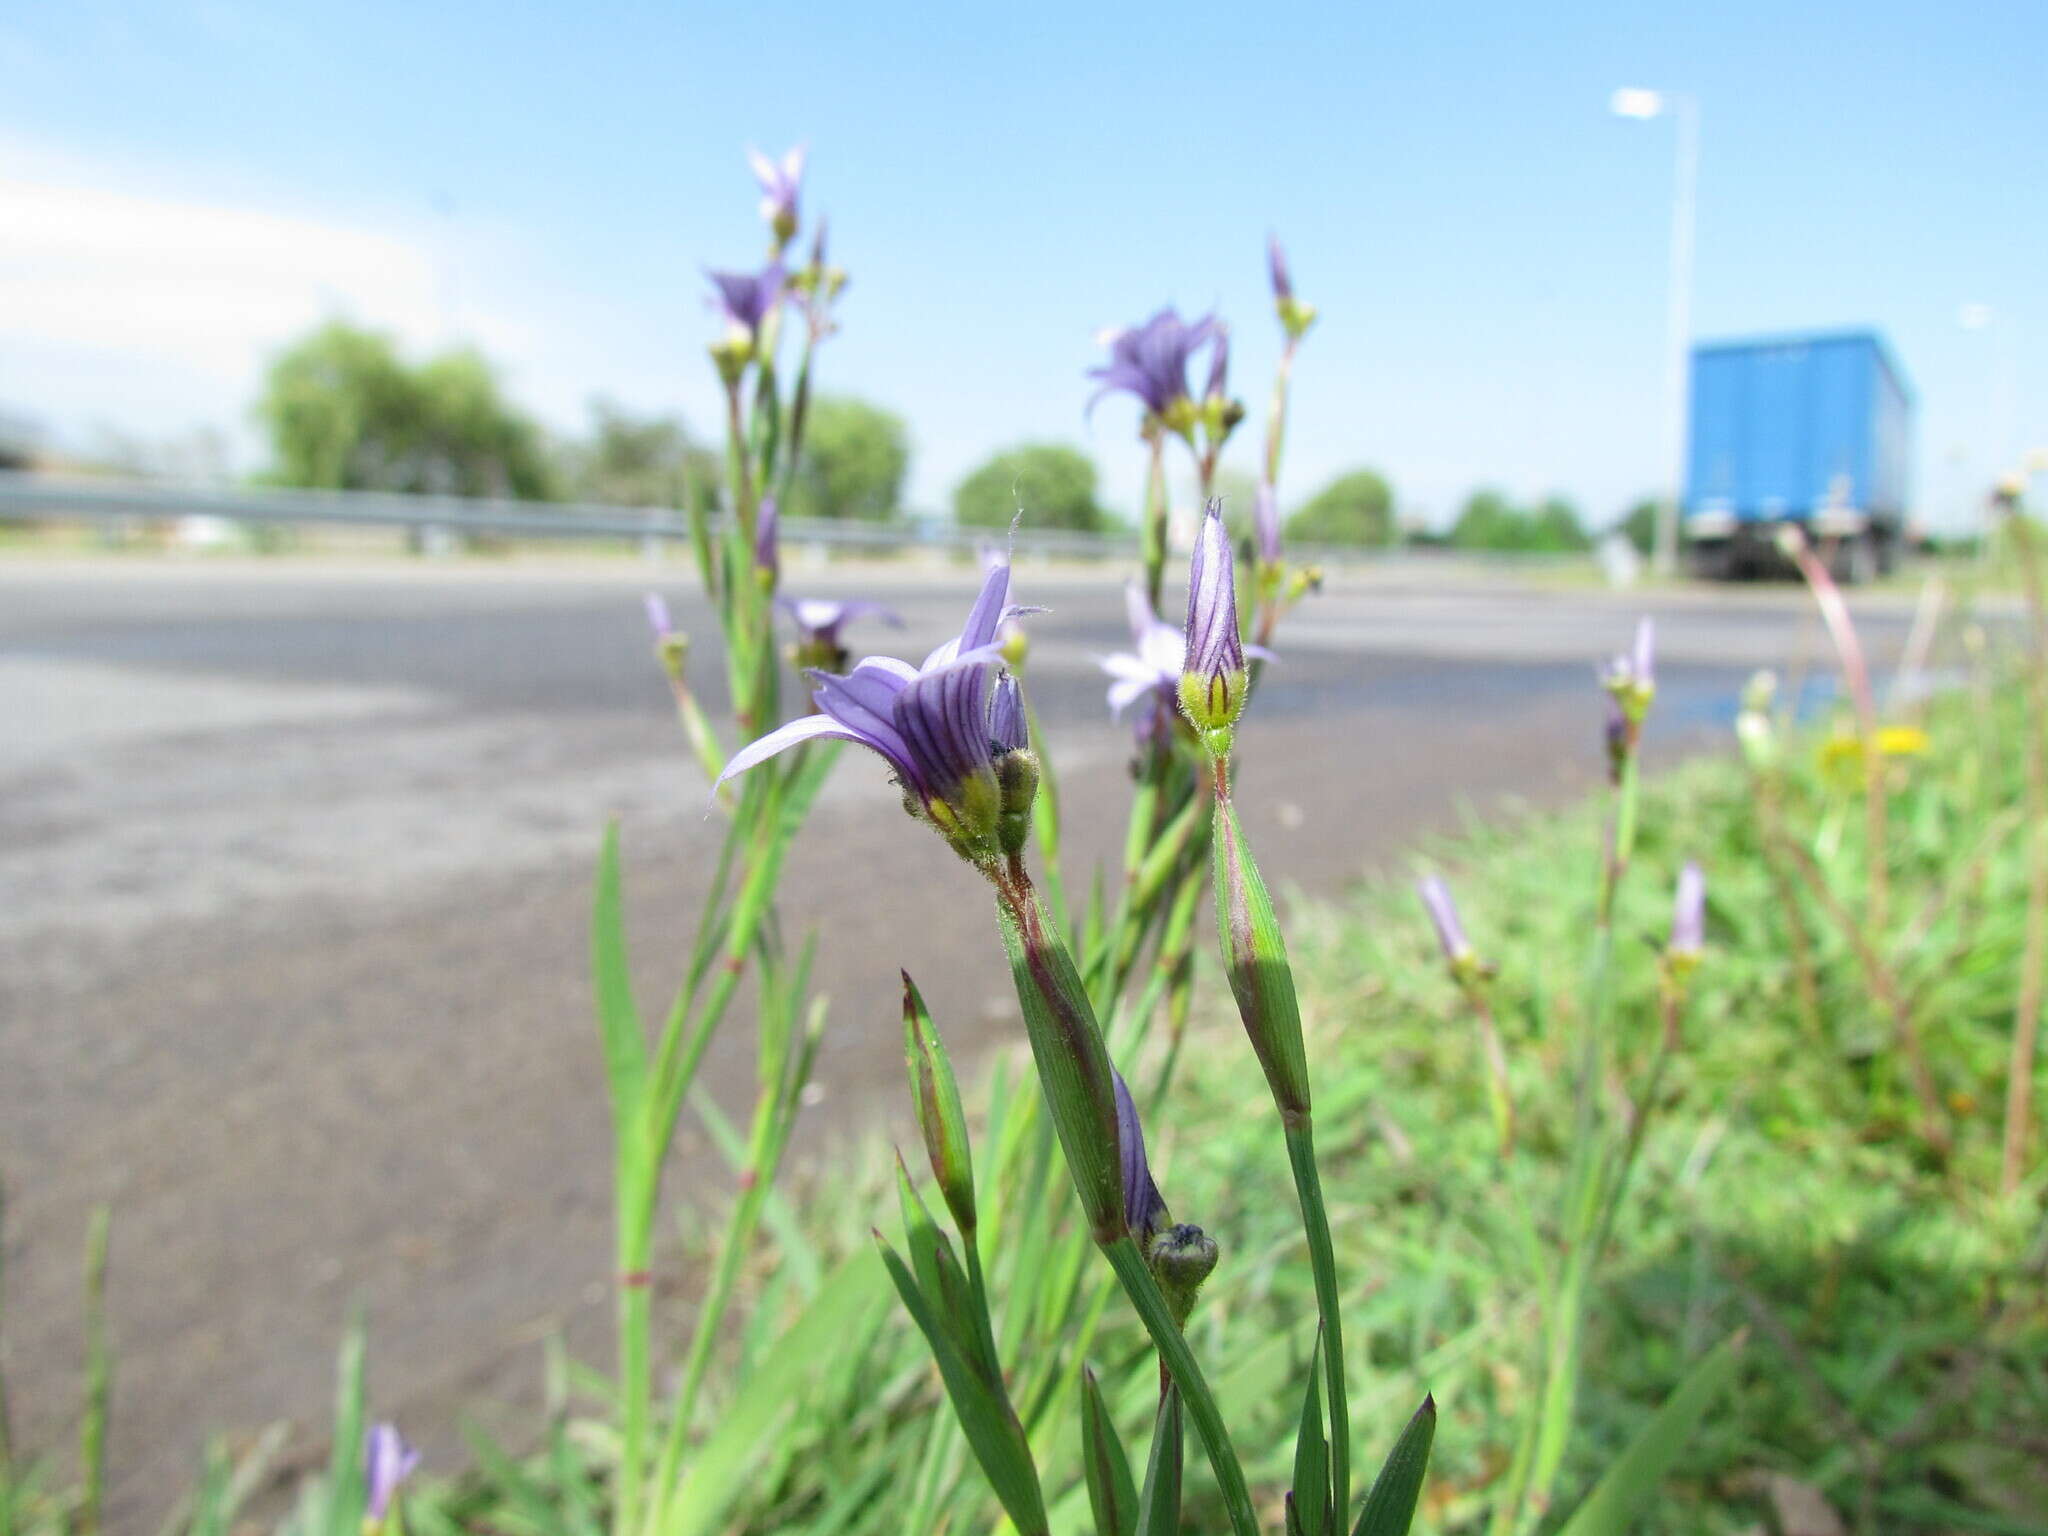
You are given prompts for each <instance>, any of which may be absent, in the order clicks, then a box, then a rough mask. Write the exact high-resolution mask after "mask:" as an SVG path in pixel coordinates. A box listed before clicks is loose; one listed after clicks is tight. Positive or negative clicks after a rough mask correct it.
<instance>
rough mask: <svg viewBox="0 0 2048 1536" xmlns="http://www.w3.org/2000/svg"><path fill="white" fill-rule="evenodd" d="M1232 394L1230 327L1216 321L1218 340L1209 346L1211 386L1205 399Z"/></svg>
mask: <svg viewBox="0 0 2048 1536" xmlns="http://www.w3.org/2000/svg"><path fill="white" fill-rule="evenodd" d="M1229 394H1230V327H1229V326H1227V325H1225V324H1224V323H1223V322H1222V321H1221V320H1218V321H1217V322H1216V341H1215V344H1214V345H1213V346H1211V347H1210V348H1209V387H1208V388H1207V389H1206V390H1204V391H1203V392H1202V398H1203V399H1204V400H1222V399H1225V398H1226V397H1227V396H1228V395H1229Z"/></svg>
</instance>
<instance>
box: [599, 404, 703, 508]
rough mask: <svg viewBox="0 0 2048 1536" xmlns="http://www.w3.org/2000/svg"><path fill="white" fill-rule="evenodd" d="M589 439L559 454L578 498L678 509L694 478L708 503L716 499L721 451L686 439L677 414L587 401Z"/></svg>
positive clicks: (686, 433)
mask: <svg viewBox="0 0 2048 1536" xmlns="http://www.w3.org/2000/svg"><path fill="white" fill-rule="evenodd" d="M590 416H591V430H590V437H589V438H588V440H586V441H584V442H581V443H572V444H570V445H569V446H568V447H567V448H566V449H565V450H564V451H563V454H562V461H563V462H562V479H563V480H564V482H565V483H566V484H567V485H568V487H569V493H570V494H571V495H572V496H574V497H575V498H576V499H577V500H579V501H591V502H601V503H604V504H606V505H609V506H615V507H680V506H683V505H684V504H685V501H686V499H687V494H688V491H689V487H690V483H691V481H692V479H694V480H695V482H696V486H697V494H698V495H700V496H702V497H704V499H705V500H704V504H705V505H706V506H716V505H718V503H719V500H720V497H719V492H720V491H721V490H722V489H723V486H724V477H725V469H724V466H723V464H722V463H721V462H720V458H719V455H718V454H716V453H714V452H712V451H711V450H710V449H708V448H704V447H701V446H699V445H698V444H697V443H694V442H692V441H691V439H690V434H689V431H688V429H687V428H686V427H685V426H684V425H683V422H682V419H681V418H680V417H676V416H635V415H633V414H632V413H631V412H629V411H627V410H626V409H625V408H624V407H622V406H620V405H618V404H616V403H614V402H613V401H610V400H606V399H603V398H599V399H596V400H593V401H591V403H590Z"/></svg>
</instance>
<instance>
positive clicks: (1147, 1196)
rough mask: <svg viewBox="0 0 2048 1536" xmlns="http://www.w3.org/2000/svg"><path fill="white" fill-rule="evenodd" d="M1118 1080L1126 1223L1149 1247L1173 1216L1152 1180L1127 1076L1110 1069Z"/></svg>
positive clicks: (1118, 1142)
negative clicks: (1154, 1236) (1156, 1234)
mask: <svg viewBox="0 0 2048 1536" xmlns="http://www.w3.org/2000/svg"><path fill="white" fill-rule="evenodd" d="M1110 1070H1111V1071H1112V1073H1114V1075H1115V1080H1116V1145H1117V1157H1118V1160H1119V1162H1120V1163H1121V1165H1122V1174H1123V1186H1124V1225H1125V1226H1127V1227H1129V1228H1130V1230H1131V1236H1132V1237H1134V1238H1136V1239H1137V1240H1138V1247H1139V1248H1140V1249H1150V1247H1151V1246H1152V1236H1153V1234H1154V1233H1155V1232H1157V1231H1158V1230H1159V1229H1160V1228H1161V1227H1163V1226H1165V1225H1166V1224H1167V1223H1168V1222H1169V1221H1170V1220H1171V1219H1172V1218H1171V1217H1170V1216H1169V1215H1168V1213H1167V1209H1166V1200H1165V1197H1164V1196H1162V1195H1161V1194H1160V1193H1159V1186H1158V1185H1157V1184H1155V1183H1153V1182H1152V1164H1151V1162H1150V1160H1149V1159H1148V1158H1147V1157H1146V1156H1145V1128H1144V1127H1143V1126H1142V1125H1140V1124H1139V1123H1138V1106H1137V1104H1136V1103H1135V1102H1134V1101H1133V1100H1132V1098H1131V1089H1130V1085H1129V1084H1128V1083H1126V1082H1125V1081H1124V1075H1123V1073H1121V1072H1117V1071H1116V1069H1115V1068H1113V1067H1112V1068H1111V1069H1110Z"/></svg>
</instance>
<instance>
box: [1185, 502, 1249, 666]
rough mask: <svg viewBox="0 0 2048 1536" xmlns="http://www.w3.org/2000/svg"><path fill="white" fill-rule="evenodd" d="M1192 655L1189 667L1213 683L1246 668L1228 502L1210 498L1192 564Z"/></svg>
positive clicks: (1189, 653) (1189, 650) (1189, 632)
mask: <svg viewBox="0 0 2048 1536" xmlns="http://www.w3.org/2000/svg"><path fill="white" fill-rule="evenodd" d="M1187 636H1188V640H1187V656H1186V660H1185V661H1183V662H1182V664H1181V670H1182V671H1183V672H1184V673H1187V674H1191V675H1193V676H1195V677H1199V678H1201V679H1202V680H1203V683H1204V685H1205V686H1206V685H1209V684H1211V683H1213V681H1214V680H1215V679H1217V678H1220V677H1226V676H1230V677H1234V676H1236V675H1237V674H1239V673H1241V672H1243V671H1244V642H1243V641H1242V640H1241V639H1240V638H1239V636H1238V632H1237V573H1236V562H1235V557H1233V556H1232V554H1231V552H1230V535H1229V534H1228V533H1227V532H1226V531H1225V530H1224V527H1223V503H1222V502H1220V501H1212V502H1210V503H1209V511H1208V514H1207V515H1206V516H1205V517H1203V519H1202V526H1201V528H1200V529H1199V530H1197V532H1196V534H1195V549H1194V555H1193V558H1192V559H1191V560H1190V561H1189V564H1188V624H1187Z"/></svg>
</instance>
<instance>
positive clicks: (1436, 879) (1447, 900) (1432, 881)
mask: <svg viewBox="0 0 2048 1536" xmlns="http://www.w3.org/2000/svg"><path fill="white" fill-rule="evenodd" d="M1415 894H1416V895H1418V896H1420V897H1421V898H1422V905H1423V906H1424V907H1426V908H1427V909H1428V911H1429V920H1430V921H1431V922H1432V923H1434V924H1435V925H1436V940H1437V943H1439V944H1441V945H1442V946H1443V950H1444V959H1445V960H1447V961H1449V962H1450V963H1451V964H1452V965H1453V966H1458V965H1462V964H1463V963H1464V962H1465V961H1467V960H1469V959H1470V958H1471V956H1472V945H1471V943H1470V941H1469V940H1467V939H1466V937H1465V925H1464V924H1463V923H1461V922H1459V921H1458V904H1457V903H1456V902H1455V901H1453V900H1452V899H1451V888H1450V887H1449V886H1448V885H1446V884H1444V882H1443V880H1442V878H1441V877H1440V876H1437V875H1431V876H1429V877H1428V878H1427V879H1425V880H1424V881H1422V883H1421V884H1419V885H1417V886H1416V887H1415Z"/></svg>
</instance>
